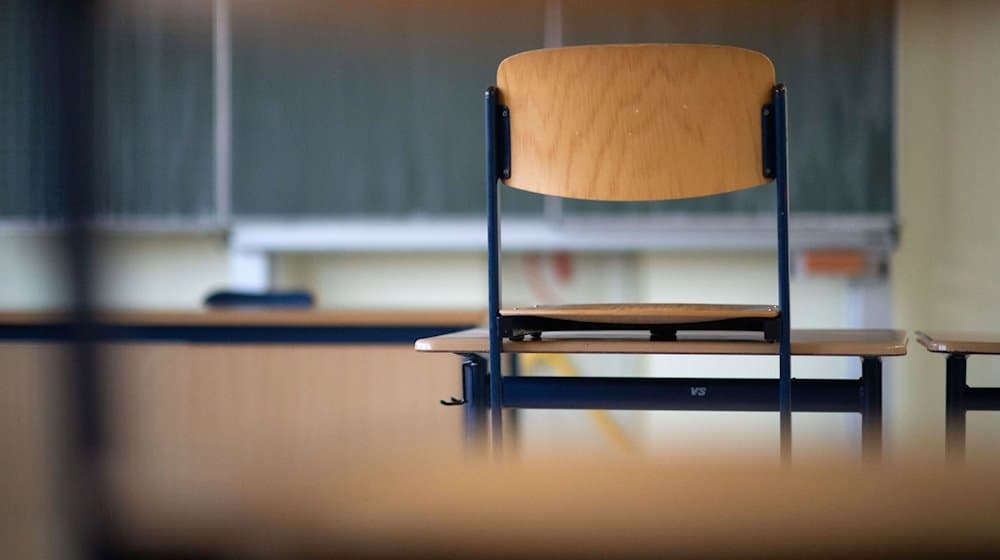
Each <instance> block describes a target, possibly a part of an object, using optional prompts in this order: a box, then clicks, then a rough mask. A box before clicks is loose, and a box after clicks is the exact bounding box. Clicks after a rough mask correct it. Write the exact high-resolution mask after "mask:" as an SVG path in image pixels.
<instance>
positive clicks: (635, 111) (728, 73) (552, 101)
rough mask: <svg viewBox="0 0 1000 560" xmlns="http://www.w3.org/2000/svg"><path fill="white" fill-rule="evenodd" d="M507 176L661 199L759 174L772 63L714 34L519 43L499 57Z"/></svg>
mask: <svg viewBox="0 0 1000 560" xmlns="http://www.w3.org/2000/svg"><path fill="white" fill-rule="evenodd" d="M497 86H498V89H499V91H500V102H501V103H502V104H504V105H506V106H507V107H508V108H509V109H510V136H511V138H510V148H511V154H510V155H511V170H510V172H511V175H510V178H508V179H505V180H504V182H505V183H506V184H507V185H509V186H512V187H516V188H519V189H523V190H528V191H532V192H537V193H542V194H548V195H555V196H561V197H567V198H580V199H589V200H664V199H672V198H691V197H698V196H707V195H712V194H719V193H724V192H729V191H734V190H739V189H744V188H749V187H754V186H757V185H761V184H764V183H767V182H768V181H769V179H767V178H765V177H764V175H763V169H762V167H763V164H762V156H761V149H762V148H761V143H762V138H761V136H762V135H761V108H762V107H763V105H765V104H767V103H770V101H771V92H772V89H773V87H774V66H773V65H772V64H771V61H770V60H769V59H768V58H767V57H766V56H764V55H762V54H760V53H758V52H754V51H750V50H746V49H740V48H735V47H723V46H714V45H654V44H649V45H600V46H582V47H565V48H558V49H543V50H537V51H528V52H523V53H520V54H517V55H514V56H511V57H509V58H507V59H506V60H504V61H503V62H501V63H500V67H499V68H498V69H497Z"/></svg>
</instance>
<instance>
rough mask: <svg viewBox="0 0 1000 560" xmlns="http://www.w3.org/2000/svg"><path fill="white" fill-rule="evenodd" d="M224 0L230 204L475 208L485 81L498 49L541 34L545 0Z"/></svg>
mask: <svg viewBox="0 0 1000 560" xmlns="http://www.w3.org/2000/svg"><path fill="white" fill-rule="evenodd" d="M233 7H234V10H235V12H234V19H233V111H234V113H233V182H234V187H233V189H234V201H233V207H234V211H235V212H236V213H237V214H239V215H244V216H246V215H264V216H267V215H296V216H304V215H313V216H319V217H327V216H333V217H336V216H345V215H351V216H358V215H361V216H364V215H371V216H377V215H386V214H388V215H430V216H434V215H448V214H467V215H468V214H482V213H483V212H484V211H485V195H484V190H483V189H484V186H483V175H484V172H483V136H482V134H483V132H482V131H483V124H482V119H483V116H482V111H483V91H484V89H485V88H486V86H488V85H491V84H493V83H494V81H495V72H496V66H497V64H498V63H499V62H500V60H501V59H502V58H504V57H505V56H507V55H509V54H512V53H515V52H518V51H522V50H528V49H534V48H539V47H540V46H541V45H542V39H543V12H544V4H543V2H542V1H541V0H532V1H525V0H520V1H514V2H511V1H504V2H500V1H490V2H481V1H479V2H469V1H467V0H432V1H424V2H413V1H412V0H372V1H366V2H357V1H355V0H343V1H338V2H326V3H317V2H301V1H300V2H293V3H292V4H291V5H286V6H285V7H284V9H283V10H282V11H283V12H284V13H285V14H286V17H284V18H282V17H280V16H277V17H266V15H267V14H266V13H262V12H260V11H258V10H253V9H244V10H243V11H241V8H240V3H238V2H234V3H233ZM289 14H291V15H289ZM504 207H505V211H509V212H515V213H516V212H536V213H537V212H538V211H540V209H541V201H540V200H539V199H538V198H537V197H533V196H530V195H527V194H524V193H508V194H506V195H505V197H504Z"/></svg>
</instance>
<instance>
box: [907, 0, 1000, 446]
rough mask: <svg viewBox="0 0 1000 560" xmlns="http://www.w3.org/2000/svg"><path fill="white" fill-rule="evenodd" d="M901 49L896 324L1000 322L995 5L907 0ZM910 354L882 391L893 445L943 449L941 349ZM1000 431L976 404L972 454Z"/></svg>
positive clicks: (978, 373) (976, 371)
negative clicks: (888, 387) (935, 352)
mask: <svg viewBox="0 0 1000 560" xmlns="http://www.w3.org/2000/svg"><path fill="white" fill-rule="evenodd" d="M898 55H899V65H898V77H897V81H898V84H899V88H898V94H897V95H898V105H897V106H898V116H897V119H896V122H897V123H898V124H897V166H898V187H899V190H898V197H899V214H900V220H901V225H902V230H901V233H902V236H901V238H900V245H899V249H898V251H897V252H896V253H895V256H894V258H893V261H892V290H893V308H894V314H895V317H894V319H895V323H896V325H897V326H898V327H900V328H906V329H911V330H915V329H931V328H936V329H960V330H992V331H996V330H1000V324H998V317H1000V290H998V289H997V288H998V285H1000V281H998V279H1000V248H998V241H1000V219H998V218H997V211H998V209H1000V179H998V178H997V173H996V161H997V157H998V155H1000V105H998V104H997V100H998V99H1000V2H995V1H990V0H965V1H950V0H936V1H931V0H905V1H903V2H901V3H900V11H899V34H898ZM910 352H911V356H909V357H908V358H907V362H906V369H905V370H901V371H900V372H899V374H898V375H897V376H895V379H893V380H892V381H893V383H894V384H893V387H894V390H893V391H892V392H890V393H887V395H888V398H889V401H888V403H887V404H888V411H889V414H890V417H889V421H890V423H891V424H890V425H891V428H892V433H893V439H892V440H891V441H890V442H889V444H890V445H893V446H895V447H897V449H896V452H897V453H904V454H911V453H920V452H921V451H928V450H931V451H942V450H943V447H942V446H943V442H944V439H943V438H944V422H943V420H944V399H943V394H944V358H943V357H942V356H940V355H930V354H929V353H927V352H924V351H923V349H922V348H921V347H919V346H917V345H916V344H915V343H913V342H911V345H910ZM997 366H998V364H997V361H996V360H995V359H991V358H973V359H970V361H969V372H970V379H969V381H970V384H993V385H997V380H996V378H995V375H993V376H992V379H991V378H990V376H988V373H990V371H991V370H992V372H993V373H994V374H995V372H996V370H997ZM991 417H992V420H991ZM997 428H1000V418H998V415H996V414H995V413H982V412H980V413H970V415H969V442H970V445H969V453H970V457H971V455H972V454H973V453H985V452H988V451H990V450H991V448H992V451H993V452H996V451H998V450H1000V446H998V443H1000V442H998V441H997V440H998V438H996V437H995V435H996V434H997V433H1000V431H998V429H997ZM990 432H992V435H993V437H988V436H990Z"/></svg>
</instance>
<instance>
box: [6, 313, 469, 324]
mask: <svg viewBox="0 0 1000 560" xmlns="http://www.w3.org/2000/svg"><path fill="white" fill-rule="evenodd" d="M484 318H485V312H483V311H482V310H469V309H456V310H440V309H434V310H421V309H405V310H394V309H379V310H371V309H295V310H289V309H226V310H214V309H212V310H184V311H178V310H169V311H168V310H141V311H140V310H136V311H100V312H98V313H97V315H96V316H95V319H96V322H97V323H99V324H101V325H134V326H177V325H183V326H213V327H226V326H234V327H246V326H331V327H332V326H383V325H393V326H412V325H421V326H435V325H441V326H449V325H452V326H454V325H475V324H478V323H480V322H482V321H483V319H484ZM71 319H72V316H71V315H70V314H69V313H68V312H65V311H3V312H0V325H3V326H25V325H34V326H45V325H58V324H64V323H67V322H69V321H70V320H71Z"/></svg>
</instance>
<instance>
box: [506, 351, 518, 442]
mask: <svg viewBox="0 0 1000 560" xmlns="http://www.w3.org/2000/svg"><path fill="white" fill-rule="evenodd" d="M509 356H510V375H511V377H517V376H519V375H521V359H520V358H519V357H518V354H509ZM507 414H508V420H509V421H508V422H507V425H508V429H507V434H508V435H509V436H510V440H511V443H510V445H511V448H512V452H513V453H514V454H515V455H516V454H517V442H518V436H519V435H520V422H521V412H520V411H519V410H518V409H517V408H510V409H508V410H507Z"/></svg>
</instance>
